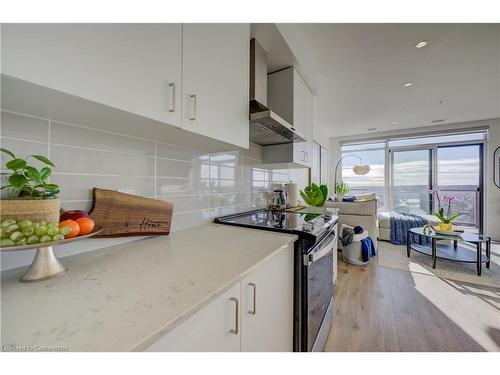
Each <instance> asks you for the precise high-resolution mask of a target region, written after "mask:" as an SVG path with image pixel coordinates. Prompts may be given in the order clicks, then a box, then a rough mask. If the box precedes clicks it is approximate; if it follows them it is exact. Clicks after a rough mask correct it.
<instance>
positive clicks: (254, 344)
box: [241, 244, 294, 352]
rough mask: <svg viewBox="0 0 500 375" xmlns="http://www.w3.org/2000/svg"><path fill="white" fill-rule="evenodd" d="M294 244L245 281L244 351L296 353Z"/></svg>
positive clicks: (242, 311) (243, 290)
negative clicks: (294, 349) (294, 334)
mask: <svg viewBox="0 0 500 375" xmlns="http://www.w3.org/2000/svg"><path fill="white" fill-rule="evenodd" d="M293 251H294V250H293V244H290V245H289V246H288V247H287V248H285V249H283V250H282V251H281V252H280V253H279V254H276V255H275V256H274V257H273V258H272V259H270V260H269V261H267V262H266V263H265V264H264V265H262V266H261V267H260V268H258V269H257V270H256V271H254V272H253V273H252V274H251V275H249V276H247V277H246V278H245V279H243V281H242V284H241V292H242V296H241V297H242V309H241V332H242V336H241V350H242V351H245V352H247V351H292V349H293Z"/></svg>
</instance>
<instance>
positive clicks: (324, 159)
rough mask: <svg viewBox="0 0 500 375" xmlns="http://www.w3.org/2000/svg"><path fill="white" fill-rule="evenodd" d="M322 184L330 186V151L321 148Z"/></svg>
mask: <svg viewBox="0 0 500 375" xmlns="http://www.w3.org/2000/svg"><path fill="white" fill-rule="evenodd" d="M320 165H321V183H322V184H325V185H328V150H327V149H326V148H323V147H321V158H320Z"/></svg>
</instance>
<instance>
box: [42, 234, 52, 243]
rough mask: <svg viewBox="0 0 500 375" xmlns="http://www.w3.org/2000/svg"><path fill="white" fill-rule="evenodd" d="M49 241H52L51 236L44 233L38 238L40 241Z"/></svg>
mask: <svg viewBox="0 0 500 375" xmlns="http://www.w3.org/2000/svg"><path fill="white" fill-rule="evenodd" d="M50 241H52V237H51V236H47V235H44V236H42V237H41V238H40V242H50Z"/></svg>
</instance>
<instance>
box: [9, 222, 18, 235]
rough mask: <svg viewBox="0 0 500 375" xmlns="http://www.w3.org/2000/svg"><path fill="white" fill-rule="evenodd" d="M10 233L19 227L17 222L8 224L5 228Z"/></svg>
mask: <svg viewBox="0 0 500 375" xmlns="http://www.w3.org/2000/svg"><path fill="white" fill-rule="evenodd" d="M6 229H7V230H8V231H9V232H10V233H12V232H15V231H16V230H18V229H19V225H17V224H10V225H9V226H8V227H7V228H6Z"/></svg>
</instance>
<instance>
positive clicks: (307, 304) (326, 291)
mask: <svg viewBox="0 0 500 375" xmlns="http://www.w3.org/2000/svg"><path fill="white" fill-rule="evenodd" d="M334 251H337V225H335V226H334V227H333V228H331V230H330V232H329V233H328V234H327V235H326V236H325V237H324V238H323V239H321V240H320V241H319V242H318V243H317V244H316V245H315V246H314V247H313V248H311V250H310V251H309V252H308V253H306V254H303V265H302V280H303V281H304V282H302V299H303V303H302V317H303V320H302V334H301V337H302V343H301V347H302V348H301V350H302V351H308V352H311V351H322V350H323V348H324V346H325V342H326V339H327V337H328V333H329V331H330V327H331V323H332V318H333V281H332V280H333V254H334Z"/></svg>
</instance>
